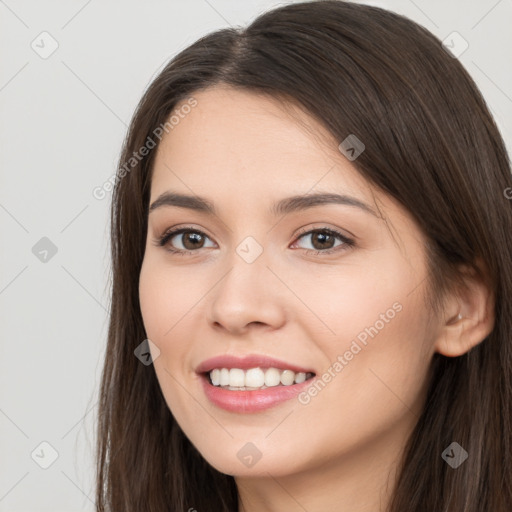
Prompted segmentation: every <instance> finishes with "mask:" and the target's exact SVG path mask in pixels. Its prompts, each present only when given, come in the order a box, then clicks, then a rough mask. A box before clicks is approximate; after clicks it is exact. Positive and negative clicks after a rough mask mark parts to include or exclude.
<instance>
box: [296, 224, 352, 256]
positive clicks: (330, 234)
mask: <svg viewBox="0 0 512 512" xmlns="http://www.w3.org/2000/svg"><path fill="white" fill-rule="evenodd" d="M305 237H311V242H312V245H313V248H312V249H307V248H306V250H308V251H311V250H313V251H321V252H324V253H329V252H331V251H335V250H338V249H337V248H338V247H340V246H343V247H342V248H343V249H344V248H346V247H347V248H348V247H350V246H352V245H353V243H354V242H353V241H352V240H350V239H349V238H347V237H346V236H344V235H342V234H341V233H338V232H337V231H334V230H332V229H327V228H325V229H314V230H311V231H308V232H306V233H303V234H302V235H300V236H299V238H298V239H299V240H300V239H301V238H305ZM336 239H338V240H340V241H341V243H339V244H338V245H334V246H333V245H332V244H333V243H335V242H336ZM315 245H316V247H315Z"/></svg>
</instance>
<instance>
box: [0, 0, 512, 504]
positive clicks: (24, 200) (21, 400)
mask: <svg viewBox="0 0 512 512" xmlns="http://www.w3.org/2000/svg"><path fill="white" fill-rule="evenodd" d="M280 3H282V2H275V1H270V0H268V1H264V0H258V1H254V0H253V1H245V2H240V1H235V0H232V1H228V0H208V1H206V0H187V1H165V2H164V1H157V0H153V1H146V2H141V1H135V0H124V1H121V0H115V1H110V2H105V1H103V2H100V1H99V0H89V1H86V0H83V1H75V0H74V1H67V2H64V1H61V2H58V1H45V2H42V1H35V0H30V1H24V2H21V1H16V0H5V1H2V0H0V45H1V46H0V47H1V48H2V49H3V51H2V57H1V63H2V65H1V69H0V106H1V116H0V130H1V133H0V141H1V148H0V161H1V167H0V169H1V187H0V225H1V234H2V240H1V252H0V257H1V260H0V312H1V324H0V325H1V352H0V450H1V451H0V511H2V512H6V511H9V512H14V511H16V512H19V511H31V512H39V511H52V512H58V511H66V512H72V511H82V510H87V511H93V510H94V471H93V462H94V459H93V448H94V425H95V420H96V403H97V389H98V383H99V378H100V373H101V368H102V360H103V356H104V347H105V342H106V334H107V326H108V317H107V310H106V305H107V303H108V291H109V265H110V263H109V257H110V255H109V251H110V247H109V240H108V220H109V216H108V215H109V206H110V198H111V195H110V193H109V194H108V195H107V197H106V198H105V199H103V200H97V199H95V198H94V197H93V195H92V190H93V188H94V187H96V186H101V185H102V184H103V182H104V181H105V180H107V179H108V178H109V177H110V176H111V175H112V174H113V173H114V172H115V168H116V165H117V159H118V157H119V152H120V148H121V143H122V140H123V137H124V135H125V132H126V128H127V125H128V123H129V121H130V117H131V115H132V113H133V110H134V108H135V106H136V104H137V102H138V101H139V99H140V97H141V95H142V93H143V91H144V90H145V88H146V87H147V85H148V84H149V83H150V81H151V80H152V79H153V78H154V77H155V75H156V73H157V72H158V71H159V70H160V69H162V67H163V65H164V64H165V63H166V62H167V61H168V60H169V59H170V58H171V57H173V56H174V55H175V54H176V53H177V52H178V51H180V50H181V49H183V48H184V47H185V46H187V45H189V44H190V43H192V42H193V41H195V40H196V39H197V38H199V37H200V36H202V35H204V34H206V33H208V32H210V31H213V30H215V29H218V28H222V27H226V26H228V25H233V26H235V25H244V24H246V23H247V22H249V21H250V20H251V19H252V18H254V17H255V16H256V15H257V14H258V13H260V12H262V11H264V10H267V9H269V8H271V7H273V6H277V5H278V4H280ZM362 3H370V4H372V5H376V6H380V7H385V8H388V9H391V10H394V11H396V12H399V13H402V14H405V15H406V16H408V17H410V18H412V19H414V20H416V21H417V22H419V23H421V24H422V25H424V26H425V27H426V28H428V29H429V30H431V31H432V32H433V33H434V34H436V35H437V36H438V37H440V38H441V39H444V38H446V37H447V36H448V35H449V34H451V33H452V32H453V31H456V32H458V33H459V34H460V35H461V36H462V37H463V38H464V39H465V40H466V41H467V42H468V43H469V47H468V49H467V50H466V51H465V52H464V53H463V54H462V55H461V56H460V57H459V58H460V60H461V61H462V63H463V64H464V65H465V67H466V69H467V70H468V71H469V72H470V73H471V75H472V76H473V77H474V78H475V80H476V82H477V84H478V85H479V87H480V88H481V90H482V92H483V94H484V96H485V98H486V100H487V102H488V104H489V106H490V108H491V110H492V112H493V113H494V115H495V118H496V119H497V122H498V125H499V127H500V129H501V131H502V134H503V136H504V138H505V140H506V143H507V146H508V148H509V151H510V148H511V138H510V134H511V133H512V71H511V66H510V61H511V60H510V57H511V49H512V32H511V30H510V22H511V21H512V0H500V1H498V0H473V1H462V0H457V1H446V0H436V1H427V0H414V1H413V0H401V1H399V0H388V1H384V0H383V1H372V2H362ZM43 31H47V32H48V33H49V34H51V36H52V37H53V38H54V39H55V40H56V41H57V42H58V45H59V46H58V48H57V50H56V51H55V52H54V53H53V54H52V55H51V56H49V57H48V58H46V59H43V58H42V57H41V56H40V55H39V54H38V53H36V51H34V50H33V49H32V47H31V44H32V42H33V41H35V43H34V45H39V48H40V50H39V51H43V45H44V49H46V50H48V49H49V48H50V41H49V39H45V40H44V42H41V37H39V34H40V33H41V32H43ZM46 37H47V36H46ZM507 62H508V64H507ZM444 79H445V80H446V81H447V82H448V81H449V80H450V77H449V76H446V77H445V78H444ZM43 237H47V238H48V239H50V240H51V242H52V243H53V244H54V245H55V246H56V248H57V253H56V254H55V255H54V256H53V257H50V256H51V253H50V254H49V255H48V256H47V261H46V262H43V261H41V260H40V259H39V258H38V257H36V255H35V254H34V253H33V250H32V248H33V247H34V246H35V245H36V244H37V243H38V242H39V241H40V239H41V238H43ZM36 247H38V246H36ZM43 256H44V254H43V253H42V254H41V255H40V257H43ZM43 441H46V442H47V443H49V444H50V445H51V446H52V447H53V449H54V450H56V452H58V458H57V459H56V460H55V462H53V464H51V466H49V467H48V468H47V469H42V468H41V467H40V465H38V463H39V464H44V463H45V462H46V463H49V462H51V458H50V457H51V450H50V449H49V448H48V447H47V446H45V445H43V446H40V443H41V442H43ZM34 450H35V451H34ZM31 454H33V455H31ZM36 461H37V462H38V463H37V462H36Z"/></svg>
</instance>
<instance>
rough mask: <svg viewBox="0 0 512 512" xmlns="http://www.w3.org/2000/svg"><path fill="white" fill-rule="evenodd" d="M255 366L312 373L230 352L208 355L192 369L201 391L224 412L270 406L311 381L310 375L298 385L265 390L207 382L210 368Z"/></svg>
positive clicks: (292, 365)
mask: <svg viewBox="0 0 512 512" xmlns="http://www.w3.org/2000/svg"><path fill="white" fill-rule="evenodd" d="M258 367H259V368H270V367H272V368H278V369H281V370H292V371H294V372H295V373H299V372H303V373H313V374H315V373H316V372H314V371H313V370H312V369H309V368H304V367H301V366H298V365H295V364H292V363H289V362H286V361H281V360H279V359H274V358H273V357H269V356H263V355H257V354H251V355H247V356H245V357H235V356H231V355H221V356H217V357H212V358H211V359H207V360H206V361H203V362H202V363H200V364H199V365H198V366H197V368H196V373H198V374H199V376H200V377H201V383H202V385H203V389H204V392H205V394H206V396H207V398H208V399H209V400H210V401H211V402H212V403H213V404H215V405H216V406H218V407H220V408H222V409H225V410H227V411H231V412H238V413H251V412H258V411H262V410H264V409H268V408H270V407H274V406H276V405H278V404H280V403H282V402H285V401H286V400H290V399H292V398H294V397H295V396H297V395H298V394H299V393H300V392H301V391H302V390H303V389H304V388H305V387H307V386H309V385H310V384H311V383H312V382H313V380H314V377H313V378H312V379H308V380H306V381H304V382H301V383H300V384H292V385H291V386H272V387H269V388H266V389H258V390H252V391H230V390H229V389H224V388H221V387H220V386H214V385H213V384H211V383H210V379H209V378H208V375H207V374H208V372H210V371H211V370H213V369H214V368H240V369H241V370H248V369H250V368H258Z"/></svg>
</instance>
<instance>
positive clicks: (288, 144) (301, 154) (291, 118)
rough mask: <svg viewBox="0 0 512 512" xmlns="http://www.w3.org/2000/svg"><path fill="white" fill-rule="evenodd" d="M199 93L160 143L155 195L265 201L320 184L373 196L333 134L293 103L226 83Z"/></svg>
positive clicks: (152, 187)
mask: <svg viewBox="0 0 512 512" xmlns="http://www.w3.org/2000/svg"><path fill="white" fill-rule="evenodd" d="M193 97H194V98H195V100H196V102H197V104H196V106H194V107H192V108H190V109H186V112H188V113H186V114H183V113H182V114H181V115H180V116H179V117H175V118H174V119H179V121H178V122H176V123H175V124H173V125H172V128H171V129H170V130H169V131H168V133H164V136H163V137H162V140H161V142H160V144H159V146H158V149H157V155H156V158H155V162H154V169H153V175H152V186H151V198H152V199H154V198H155V197H156V196H158V195H159V194H161V193H163V192H165V191H166V190H167V189H169V188H172V189H175V190H179V191H182V192H185V191H186V192H187V193H192V192H195V193H200V191H201V192H203V193H205V192H207V191H212V192H213V191H218V192H221V191H224V192H225V193H226V194H228V195H229V194H231V197H233V194H236V195H238V196H239V195H240V194H243V195H244V196H245V197H246V198H248V199H250V198H251V197H253V196H254V197H256V196H259V199H260V200H261V199H262V198H263V199H264V198H267V197H268V195H269V193H271V194H272V195H274V194H275V195H276V196H277V195H284V194H289V193H292V192H294V193H307V191H308V190H310V189H312V188H313V187H315V186H316V185H319V186H321V188H322V189H327V190H332V191H337V192H341V193H352V194H355V193H356V192H359V195H360V197H361V198H363V197H365V198H366V200H369V199H371V198H372V196H371V193H370V187H369V185H368V183H367V182H366V180H364V178H363V177H362V176H360V175H359V173H358V172H357V171H356V170H355V169H354V168H353V166H352V164H351V163H350V162H349V161H348V160H347V159H346V158H345V157H344V156H343V155H342V154H341V153H340V152H339V150H338V148H337V146H338V142H337V141H336V140H335V139H334V138H333V136H332V135H331V134H330V133H329V132H328V131H327V130H326V129H325V128H324V127H323V126H322V125H321V124H320V123H319V122H317V121H316V120H315V119H314V118H312V117H311V116H309V115H308V114H306V113H305V112H304V111H303V110H301V109H299V108H298V107H296V106H294V105H293V104H291V103H285V102H283V101H281V100H279V99H277V98H273V97H269V96H267V95H262V94H255V93H253V92H248V91H243V90H238V89H236V90H235V89H233V88H229V87H225V86H218V87H215V88H209V89H206V90H202V91H199V92H197V93H194V94H193ZM185 102H186V100H185V101H183V102H182V103H181V104H179V105H176V107H175V109H174V113H176V112H178V113H179V112H180V108H181V106H182V105H184V104H185ZM184 111H185V110H184V109H183V112H184Z"/></svg>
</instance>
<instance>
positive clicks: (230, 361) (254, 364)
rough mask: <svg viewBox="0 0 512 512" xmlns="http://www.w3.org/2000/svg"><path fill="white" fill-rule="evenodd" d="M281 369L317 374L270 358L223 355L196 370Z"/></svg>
mask: <svg viewBox="0 0 512 512" xmlns="http://www.w3.org/2000/svg"><path fill="white" fill-rule="evenodd" d="M258 367H260V368H270V367H272V368H279V369H281V370H293V371H294V372H295V373H298V372H304V373H308V372H310V373H315V372H314V371H313V370H311V369H308V368H302V367H300V366H297V365H295V364H292V363H288V362H286V361H280V360H279V359H274V358H273V357H269V356H262V355H257V354H251V355H248V356H244V357H236V356H230V355H221V356H217V357H212V358H211V359H207V360H206V361H203V362H202V363H200V364H199V365H198V366H197V368H196V373H199V374H201V373H207V372H209V371H211V370H213V369H214V368H240V369H241V370H248V369H249V368H258Z"/></svg>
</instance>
